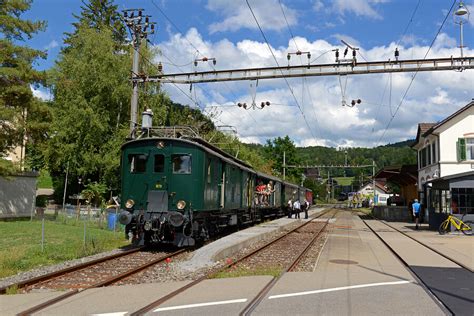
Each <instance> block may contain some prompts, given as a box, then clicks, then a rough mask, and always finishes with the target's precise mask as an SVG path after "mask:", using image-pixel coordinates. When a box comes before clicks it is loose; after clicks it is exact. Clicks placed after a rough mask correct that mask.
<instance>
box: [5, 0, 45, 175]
mask: <svg viewBox="0 0 474 316" xmlns="http://www.w3.org/2000/svg"><path fill="white" fill-rule="evenodd" d="M30 6H31V0H5V1H2V3H1V5H0V34H1V36H0V157H2V156H5V155H6V154H7V153H8V152H9V151H11V150H12V149H13V148H15V147H17V146H18V145H21V144H23V142H24V139H25V137H26V136H27V133H28V116H29V115H30V113H32V112H34V111H35V110H37V109H38V108H39V107H41V106H40V104H39V103H38V101H36V100H35V98H34V97H33V93H32V91H31V88H30V86H31V85H37V84H40V83H43V82H44V79H45V74H44V73H43V72H40V71H37V70H35V69H33V66H32V64H33V62H34V61H35V60H37V59H38V58H45V57H46V54H45V53H44V52H42V51H40V50H35V49H32V48H30V47H28V46H22V45H20V44H19V43H20V42H25V41H26V40H27V39H31V38H32V36H33V34H36V33H37V32H39V31H43V30H44V29H45V27H46V24H45V22H44V21H31V20H24V19H22V18H21V17H20V16H21V14H22V13H24V12H25V11H27V10H28V9H29V8H30ZM0 160H3V159H0ZM7 168H8V169H10V168H11V165H7V164H6V162H5V161H1V162H0V174H5V173H7V172H8V169H7ZM10 170H11V169H10Z"/></svg>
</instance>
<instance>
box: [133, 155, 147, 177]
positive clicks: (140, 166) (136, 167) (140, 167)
mask: <svg viewBox="0 0 474 316" xmlns="http://www.w3.org/2000/svg"><path fill="white" fill-rule="evenodd" d="M147 158H148V155H143V154H131V155H128V161H129V163H130V173H143V172H146V161H147Z"/></svg>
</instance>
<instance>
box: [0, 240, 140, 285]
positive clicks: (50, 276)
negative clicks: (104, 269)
mask: <svg viewBox="0 0 474 316" xmlns="http://www.w3.org/2000/svg"><path fill="white" fill-rule="evenodd" d="M142 249H143V247H138V248H134V249H130V250H126V251H124V252H120V253H116V254H113V255H110V256H107V257H103V258H98V259H94V260H91V261H88V262H84V263H81V264H78V265H75V266H72V267H68V268H65V269H61V270H58V271H54V272H50V273H47V274H43V275H40V276H37V277H34V278H31V279H28V280H25V281H20V282H17V283H13V284H10V285H6V286H3V287H1V288H0V294H5V293H6V291H7V290H8V289H9V288H12V287H16V288H18V289H21V288H24V287H27V286H30V285H34V284H37V283H40V282H43V281H46V280H49V279H53V278H55V277H58V276H60V275H63V274H66V273H69V272H74V271H77V270H81V269H84V268H87V267H90V266H93V265H95V264H99V263H102V262H106V261H108V260H112V259H116V258H120V257H124V256H126V255H129V254H131V253H135V252H138V251H140V250H142Z"/></svg>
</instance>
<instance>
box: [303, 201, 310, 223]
mask: <svg viewBox="0 0 474 316" xmlns="http://www.w3.org/2000/svg"><path fill="white" fill-rule="evenodd" d="M303 210H304V218H305V219H308V210H309V202H308V200H307V199H304V202H303Z"/></svg>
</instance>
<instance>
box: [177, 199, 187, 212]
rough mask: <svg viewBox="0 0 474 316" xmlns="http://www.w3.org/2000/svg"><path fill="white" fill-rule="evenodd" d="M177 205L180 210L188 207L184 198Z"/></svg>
mask: <svg viewBox="0 0 474 316" xmlns="http://www.w3.org/2000/svg"><path fill="white" fill-rule="evenodd" d="M176 207H177V208H178V210H182V209H184V208H185V207H186V202H184V201H183V200H179V201H178V203H176Z"/></svg>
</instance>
